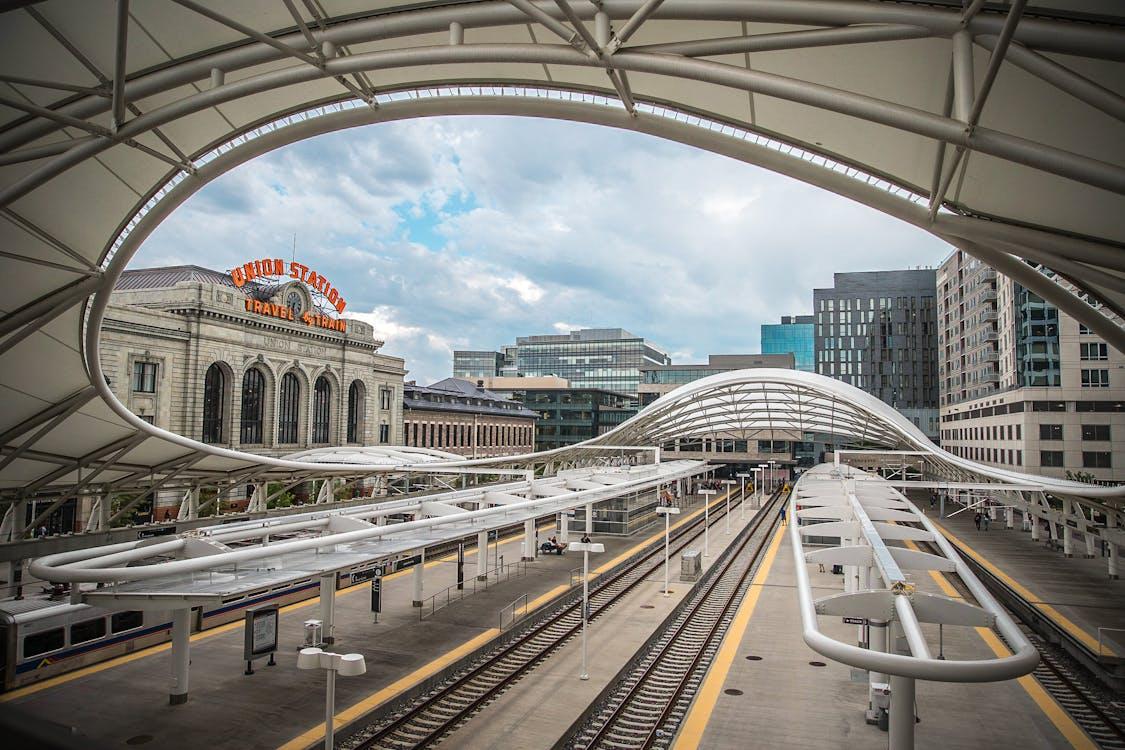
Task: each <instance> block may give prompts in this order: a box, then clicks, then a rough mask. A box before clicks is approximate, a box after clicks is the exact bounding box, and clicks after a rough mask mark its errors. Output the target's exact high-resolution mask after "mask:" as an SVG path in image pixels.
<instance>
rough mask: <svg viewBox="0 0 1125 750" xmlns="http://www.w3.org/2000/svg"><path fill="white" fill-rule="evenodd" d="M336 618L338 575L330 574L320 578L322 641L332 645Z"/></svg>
mask: <svg viewBox="0 0 1125 750" xmlns="http://www.w3.org/2000/svg"><path fill="white" fill-rule="evenodd" d="M335 616H336V574H335V573H328V574H327V575H322V576H321V577H320V626H321V633H322V636H321V640H323V641H324V642H325V643H332V642H334V641H335V640H336V639H335V638H334V637H333V634H332V628H333V620H334V619H335Z"/></svg>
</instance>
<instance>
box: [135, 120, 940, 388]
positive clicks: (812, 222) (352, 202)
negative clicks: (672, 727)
mask: <svg viewBox="0 0 1125 750" xmlns="http://www.w3.org/2000/svg"><path fill="white" fill-rule="evenodd" d="M294 235H296V238H297V255H298V257H299V258H303V259H305V260H306V262H307V263H308V264H309V265H311V266H314V267H316V268H317V269H318V270H319V271H322V272H324V273H325V274H326V275H328V276H329V278H332V279H333V280H334V282H335V283H336V284H337V286H339V288H340V289H341V290H342V291H343V292H344V294H345V296H346V297H347V299H348V308H349V310H370V311H371V312H370V313H361V314H360V315H361V316H366V317H364V319H365V320H369V322H371V323H372V325H374V326H375V329H376V333H377V335H378V336H379V337H380V338H383V339H385V340H386V345H385V346H384V348H383V351H385V352H387V353H389V354H394V355H397V356H403V357H406V359H407V367H408V368H409V369H410V370H411V371H412V372H413V375H412V377H417V379H418V380H419V381H420V382H430V381H433V380H438V379H440V378H443V377H446V376H447V375H449V372H450V366H451V352H452V349H454V348H460V347H463V348H472V349H491V348H498V347H500V346H502V345H504V344H507V343H512V342H513V341H514V339H515V337H516V336H520V335H531V334H537V333H548V332H554V331H560V332H566V331H569V330H571V329H573V328H580V327H606V328H610V327H621V328H626V329H628V330H631V331H633V332H634V333H637V334H640V335H643V336H646V337H648V338H649V339H651V340H655V341H656V342H658V343H660V344H662V345H663V346H665V347H667V350H668V351H672V352H674V353H675V360H676V361H684V360H687V359H699V360H703V359H706V355H707V354H709V353H748V352H755V351H758V348H759V341H758V338H759V326H760V324H761V323H766V322H776V321H777V319H778V317H779V316H781V315H787V314H800V313H807V312H810V311H811V305H812V289H813V288H814V287H821V286H831V284H832V274H833V273H834V272H838V271H859V270H874V269H881V268H908V267H913V266H917V265H936V264H938V263H940V261H941V260H942V259H943V257H944V256H945V255H946V254H947V253H948V251H949V248H948V246H947V245H945V244H944V243H942V242H941V241H939V240H937V239H935V238H933V237H932V236H930V235H928V234H926V233H924V232H922V231H920V230H918V229H915V228H913V227H910V226H908V225H905V224H903V223H901V222H898V221H896V220H894V219H890V218H888V217H886V216H883V215H881V214H879V213H877V212H875V211H873V210H871V209H868V208H866V207H864V206H861V205H859V204H857V203H854V202H852V201H849V200H847V199H844V198H840V197H838V196H836V195H833V194H830V193H828V192H826V191H822V190H819V189H817V188H813V187H810V186H807V185H804V184H803V183H799V182H796V181H794V180H790V179H788V178H785V177H781V176H778V175H775V174H772V173H769V172H767V171H765V170H762V169H759V168H755V167H752V166H748V165H746V164H743V163H741V162H737V161H734V160H732V159H728V158H725V157H721V156H717V155H714V154H710V153H706V152H702V151H698V150H695V149H692V148H690V147H687V146H682V145H680V144H675V143H670V142H667V141H662V140H660V139H657V138H653V137H650V136H645V135H640V134H637V133H630V132H626V131H619V130H615V129H611V128H601V127H597V126H593V125H585V124H578V123H569V122H557V121H550V120H539V119H521V118H514V117H473V118H438V119H429V120H415V121H410V122H401V123H391V124H384V125H375V126H370V127H365V128H360V129H356V130H351V131H345V132H340V133H333V134H329V135H324V136H320V137H317V138H315V139H312V140H309V141H305V142H303V143H299V144H295V145H293V146H290V147H288V148H285V149H281V150H279V151H277V152H274V153H271V154H269V155H267V156H264V157H262V158H261V159H257V160H255V161H253V162H250V163H248V164H245V165H243V166H241V167H239V168H237V169H235V170H232V171H231V172H230V173H228V174H226V175H225V176H223V177H221V178H220V179H219V180H217V181H216V182H214V183H212V184H211V185H209V186H207V187H206V188H204V189H203V190H202V191H201V192H200V193H199V194H198V195H197V196H196V197H195V198H193V199H192V200H191V201H189V202H188V203H187V204H185V205H184V206H182V207H181V208H180V209H178V210H177V211H176V212H175V213H174V214H173V215H172V216H171V217H170V218H169V219H168V220H167V221H166V222H164V224H162V225H161V226H160V227H159V228H158V229H157V230H156V231H155V232H154V233H153V235H152V237H150V238H149V240H148V241H147V242H146V243H145V245H144V246H143V247H142V248H141V250H140V252H139V254H138V257H137V258H135V259H134V261H133V264H134V265H140V264H145V265H157V264H165V263H172V262H192V263H199V264H201V265H206V266H210V267H213V268H218V269H225V268H229V267H231V266H232V265H234V264H236V263H240V262H242V261H243V260H244V259H245V258H249V257H262V256H268V255H274V256H277V257H289V254H290V252H291V247H292V243H293V237H294ZM562 321H579V322H580V323H574V324H572V323H570V322H562Z"/></svg>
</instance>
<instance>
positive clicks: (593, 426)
mask: <svg viewBox="0 0 1125 750" xmlns="http://www.w3.org/2000/svg"><path fill="white" fill-rule="evenodd" d="M511 397H512V400H514V401H520V402H523V405H524V406H525V407H527V408H528V409H531V410H532V411H534V412H537V413H538V414H539V420H538V421H537V422H536V423H535V450H537V451H545V450H551V449H552V448H565V447H567V446H569V445H574V444H575V443H580V442H582V441H583V440H589V439H590V438H592V437H597V436H598V435H601V434H603V433H606V432H608V431H610V430H612V429H613V428H614V427H616V426H617V425H619V424H621V423H622V422H624V421H625V420H626V419H628V418H629V417H631V416H633V415H634V414H636V413H637V410H636V408H635V407H634V406H633V405H632V401H633V399H632V397H630V396H629V395H627V394H624V393H614V392H612V391H605V390H600V389H597V388H530V389H527V390H517V391H512V394H511Z"/></svg>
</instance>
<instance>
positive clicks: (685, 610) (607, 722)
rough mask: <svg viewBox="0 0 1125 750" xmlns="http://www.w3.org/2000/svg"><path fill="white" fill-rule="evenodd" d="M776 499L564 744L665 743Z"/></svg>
mask: <svg viewBox="0 0 1125 750" xmlns="http://www.w3.org/2000/svg"><path fill="white" fill-rule="evenodd" d="M779 501H781V498H780V496H779V495H775V496H774V497H773V498H771V500H770V503H769V504H768V505H767V506H766V508H765V509H764V510H763V512H762V513H759V514H758V515H757V517H756V518H755V520H754V522H753V523H752V524H751V525H750V526H749V527H747V528H746V529H744V530H743V531H742V532H741V534H740V536H739V538H738V539H737V540H736V541H735V544H733V545H731V547H729V548H728V549H727V551H726V552H725V553H724V555H723V556H722V557H721V558H720V559H719V561H718V564H716V565H715V566H714V567H713V568H712V569H711V570H710V571H708V574H707V577H706V578H705V579H704V580H703V582H702V583H701V584H700V585H699V586H697V587H696V590H695V591H693V592H692V594H691V595H690V596H689V597H688V598H687V599H686V600H685V601H684V603H682V604H681V605H680V608H679V611H678V612H677V614H676V615H675V617H674V618H673V619H672V620H671V622H670V623H669V624H668V625H667V626H666V628H665V630H664V632H663V633H662V634H661V635H660V636H659V637H658V638H657V639H656V640H655V641H653V642H652V643H651V644H650V646H649V648H648V650H647V651H646V653H645V654H644V655H643V656H642V657H641V658H640V660H639V661H637V662H636V663H635V664H634V665H633V666H632V667H630V668H627V669H626V670H625V671H624V675H623V676H622V677H621V678H620V679H619V680H618V683H617V685H616V686H614V688H613V689H611V690H610V691H609V693H608V694H607V695H606V696H605V698H604V699H603V701H602V703H601V704H600V705H599V706H597V707H595V708H594V710H593V711H591V712H590V714H589V715H588V718H587V721H586V723H585V725H584V726H583V727H581V728H580V729H578V730H577V731H576V732H574V733H573V734H572V735H571V737H570V738H569V740H568V741H566V742H565V743H563V744H564V746H565V747H568V748H572V750H601V749H603V748H605V749H608V750H642V749H647V748H665V747H668V746H669V745H670V744H671V742H672V739H673V738H674V737H675V735H676V731H677V730H678V728H679V725H680V723H681V722H682V721H683V718H684V716H685V715H686V713H687V709H688V706H689V705H690V703H691V700H692V698H693V697H694V696H695V693H696V691H697V690H698V688H699V685H700V684H701V682H702V681H703V678H704V676H705V675H706V673H707V669H708V668H709V666H710V664H711V662H712V660H713V659H714V656H715V653H716V652H717V651H718V649H719V645H720V644H721V642H722V639H723V636H724V635H725V634H726V632H727V629H728V628H729V626H730V622H731V620H732V619H733V618H734V614H735V611H736V610H737V609H738V605H739V603H741V601H742V599H743V597H744V596H745V594H746V591H747V589H748V588H749V586H750V581H751V579H752V577H753V574H754V571H756V570H757V567H758V563H759V561H760V559H761V557H762V552H763V551H764V550H765V548H766V545H767V544H768V543H769V540H770V538H771V536H772V531H773V529H774V528H776V525H777V523H778V518H777V514H776V513H775V512H774V510H775V508H776V504H777V503H778V502H779Z"/></svg>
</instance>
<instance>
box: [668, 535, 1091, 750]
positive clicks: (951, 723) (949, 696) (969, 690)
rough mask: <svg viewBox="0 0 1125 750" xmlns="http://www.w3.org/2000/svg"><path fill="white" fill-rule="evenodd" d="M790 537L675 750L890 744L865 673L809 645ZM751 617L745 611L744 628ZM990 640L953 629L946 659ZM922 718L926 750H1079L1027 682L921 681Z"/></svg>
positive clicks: (821, 590)
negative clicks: (869, 717)
mask: <svg viewBox="0 0 1125 750" xmlns="http://www.w3.org/2000/svg"><path fill="white" fill-rule="evenodd" d="M786 531H787V529H786V528H784V527H783V528H782V530H781V531H780V532H779V533H780V534H781V536H777V537H775V539H774V542H773V546H774V548H775V555H774V557H773V559H772V560H767V562H769V563H771V564H770V566H769V568H768V570H766V564H765V563H763V566H762V568H761V569H759V574H758V576H757V577H756V578H755V581H754V585H753V586H752V587H751V591H750V592H749V593H748V594H747V600H746V601H747V602H748V603H751V604H752V607H751V610H750V614H749V615H748V616H745V617H744V618H743V619H744V624H743V632H742V633H738V632H736V631H737V628H735V627H732V630H731V632H730V633H729V634H728V636H727V640H728V641H729V643H728V642H724V644H723V647H722V648H721V649H720V653H719V656H718V657H717V658H716V662H715V665H714V666H713V667H712V671H711V672H710V673H709V674H708V678H707V680H706V681H705V683H704V685H703V688H702V689H701V691H700V696H699V697H698V698H697V699H696V701H695V702H694V703H693V705H692V709H691V711H690V712H689V715H688V717H687V719H686V720H685V722H684V726H683V728H682V729H681V732H680V734H679V735H678V736H677V739H676V743H675V745H674V748H675V750H696V749H697V748H701V749H703V750H720V749H721V750H729V749H730V748H775V747H785V748H809V749H810V750H811V749H812V748H816V749H817V750H821V749H823V748H842V747H847V748H849V749H853V748H854V749H856V750H860V749H862V748H870V749H871V750H876V749H877V748H878V749H879V750H883V749H884V748H886V747H887V741H888V735H887V733H885V732H882V731H880V730H879V729H878V727H875V726H871V725H868V724H866V723H865V721H864V710H865V709H866V708H867V676H866V673H864V672H860V671H858V670H856V671H854V672H853V670H852V669H851V668H850V667H848V666H846V665H844V664H839V663H836V662H832V661H829V660H827V659H825V658H824V657H822V656H821V655H819V654H817V653H816V652H814V651H812V650H811V649H810V648H808V646H806V645H805V643H804V641H803V640H802V638H801V619H800V613H799V611H798V607H797V591H796V588H795V578H794V570H795V568H794V561H793V552H792V549H791V547H790V544H789V538H788V534H787V533H785V532H786ZM809 574H810V579H811V583H812V586H813V589H814V595H815V596H826V595H829V594H836V593H840V592H841V591H842V590H843V588H842V580H841V577H840V576H837V575H833V574H832V573H830V572H826V573H820V572H818V571H817V570H816V568H815V566H810V568H809ZM916 583H917V585H918V587H919V589H920V590H922V591H929V592H932V593H939V589H938V586H937V583H936V581H935V580H933V579H932V578H931V577H930V576H929V575H927V574H920V575H919V576H917V577H916ZM744 606H745V605H744ZM744 615H745V612H744V611H740V613H739V615H738V616H736V625H737V624H738V622H737V621H738V618H739V617H740V616H744ZM820 626H821V629H822V631H823V632H825V633H826V634H828V635H830V636H832V637H834V638H838V639H840V640H842V641H844V642H852V643H854V642H856V640H857V635H858V633H857V627H856V626H855V625H845V624H843V622H842V621H841V620H840V619H839V618H830V617H822V618H820ZM924 630H925V631H926V634H927V638H928V640H929V642H930V643H931V644H937V642H938V637H937V627H936V626H930V625H925V626H924ZM986 638H987V635H986V634H982V633H981V632H979V631H978V630H977V629H972V628H953V627H950V628H946V629H945V634H944V650H945V654H946V656H948V657H949V658H966V659H983V658H991V657H994V655H995V652H994V651H993V650H992V649H991V647H990V646H989V642H988V641H986ZM993 640H995V639H993ZM996 643H997V645H999V642H998V641H997V642H996ZM1001 648H1002V646H1001ZM724 651H725V652H726V653H725V659H724ZM935 652H936V649H935ZM1029 679H1030V678H1024V680H1029ZM1032 682H1033V681H1032ZM1048 700H1050V699H1048ZM1051 703H1052V705H1053V701H1052V702H1051ZM1047 708H1048V710H1049V709H1050V706H1048V707H1047ZM1055 708H1056V709H1057V706H1055ZM917 714H918V716H919V718H920V719H921V722H920V723H919V724H918V725H917V726H916V730H915V731H916V741H917V747H918V748H923V749H925V748H932V749H933V750H978V749H979V748H994V749H997V750H998V749H999V748H1019V750H1038V749H1044V750H1046V749H1049V748H1070V747H1071V744H1070V743H1069V742H1068V741H1067V740H1066V739H1065V737H1064V736H1063V734H1062V733H1061V732H1060V730H1059V728H1058V727H1056V725H1055V724H1054V722H1053V721H1052V718H1051V717H1050V716H1048V714H1047V713H1046V712H1045V711H1044V708H1043V707H1041V706H1040V705H1039V704H1038V703H1036V701H1035V700H1034V699H1033V698H1032V696H1031V694H1029V692H1028V690H1027V689H1025V687H1024V681H1007V682H1000V683H987V684H968V685H966V684H949V683H934V682H919V683H917Z"/></svg>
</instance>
